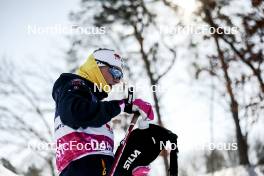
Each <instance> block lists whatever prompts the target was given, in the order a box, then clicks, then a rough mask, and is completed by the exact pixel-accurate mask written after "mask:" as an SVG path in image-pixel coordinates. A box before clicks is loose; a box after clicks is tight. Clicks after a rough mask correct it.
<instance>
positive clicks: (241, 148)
mask: <svg viewBox="0 0 264 176" xmlns="http://www.w3.org/2000/svg"><path fill="white" fill-rule="evenodd" d="M214 39H215V43H216V46H217V51H218V54H219V59H220V62H221V66H222V70H223V72H224V77H225V81H226V89H227V93H228V95H229V97H230V110H231V113H232V117H233V120H234V122H235V128H236V138H237V143H238V153H239V163H240V164H242V165H249V164H250V163H249V159H248V145H247V141H246V138H244V136H243V134H242V130H241V127H240V124H239V115H238V111H239V110H238V103H237V100H236V98H235V95H234V93H233V90H232V82H231V79H230V76H229V74H228V66H227V64H226V62H225V60H224V55H223V52H222V51H221V49H220V46H219V41H218V38H217V36H216V35H215V36H214Z"/></svg>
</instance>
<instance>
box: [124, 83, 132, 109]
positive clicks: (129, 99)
mask: <svg viewBox="0 0 264 176" xmlns="http://www.w3.org/2000/svg"><path fill="white" fill-rule="evenodd" d="M133 93H134V90H133V87H129V88H128V96H127V99H126V100H125V112H127V113H130V114H131V113H132V105H133Z"/></svg>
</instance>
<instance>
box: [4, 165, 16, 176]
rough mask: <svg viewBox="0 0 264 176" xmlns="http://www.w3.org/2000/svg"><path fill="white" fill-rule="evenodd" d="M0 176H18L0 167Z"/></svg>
mask: <svg viewBox="0 0 264 176" xmlns="http://www.w3.org/2000/svg"><path fill="white" fill-rule="evenodd" d="M0 176H18V175H16V174H14V173H13V172H11V171H10V170H8V169H6V168H5V167H4V166H2V165H0Z"/></svg>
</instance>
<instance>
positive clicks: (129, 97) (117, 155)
mask: <svg viewBox="0 0 264 176" xmlns="http://www.w3.org/2000/svg"><path fill="white" fill-rule="evenodd" d="M132 102H133V88H132V87H131V88H129V90H128V98H127V102H126V103H128V104H129V106H130V105H131V107H130V108H131V109H130V110H131V112H132ZM129 106H128V107H129ZM133 113H134V116H133V118H132V120H131V122H130V125H129V128H128V130H127V132H126V135H125V138H124V139H123V140H122V142H121V145H120V147H119V148H118V149H117V152H116V153H117V154H116V156H115V160H114V163H113V166H112V168H111V170H110V173H109V176H114V173H115V170H116V168H117V165H118V163H119V160H120V158H121V156H122V153H123V151H124V148H125V146H126V143H127V140H128V138H129V135H130V133H131V131H132V130H133V128H134V126H135V124H136V122H137V120H138V117H139V115H140V114H139V112H137V111H136V112H133Z"/></svg>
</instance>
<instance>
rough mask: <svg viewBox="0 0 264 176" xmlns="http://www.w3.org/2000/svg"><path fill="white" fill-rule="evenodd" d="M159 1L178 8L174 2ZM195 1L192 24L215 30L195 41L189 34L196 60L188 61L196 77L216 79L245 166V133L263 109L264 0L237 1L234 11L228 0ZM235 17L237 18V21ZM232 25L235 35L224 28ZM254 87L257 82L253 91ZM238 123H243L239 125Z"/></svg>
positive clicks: (255, 121)
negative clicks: (230, 118) (195, 10)
mask: <svg viewBox="0 0 264 176" xmlns="http://www.w3.org/2000/svg"><path fill="white" fill-rule="evenodd" d="M163 2H164V4H165V5H167V6H169V7H171V9H172V10H174V11H177V8H175V6H176V5H175V4H174V3H173V2H171V1H163ZM250 2H251V4H250ZM199 3H200V7H199V9H198V12H197V14H196V17H195V20H196V24H197V25H202V24H207V26H208V28H209V27H210V29H212V31H215V32H213V33H207V34H204V35H202V36H201V37H200V38H199V39H197V38H198V37H197V36H193V38H196V41H195V39H192V40H191V48H193V51H194V53H195V55H196V58H197V59H196V60H195V61H194V62H193V66H194V68H195V70H196V76H197V78H201V77H202V76H201V75H202V74H201V73H204V72H207V73H208V74H207V78H208V76H210V77H213V78H214V79H215V80H217V81H218V83H219V84H218V85H219V86H217V87H216V89H218V92H220V96H222V97H224V98H225V100H226V102H227V103H228V106H229V111H230V113H231V117H232V119H233V121H234V124H235V133H236V138H237V142H238V151H239V152H238V153H239V161H240V164H249V159H248V148H249V146H248V143H247V141H248V139H247V137H248V133H249V131H250V129H252V128H253V125H254V124H256V123H257V122H258V119H259V117H260V114H261V113H263V96H264V92H263V90H264V89H263V70H264V62H263V61H264V58H263V54H264V50H263V48H264V47H263V39H264V38H263V36H264V35H263V31H264V30H263V29H264V11H263V9H264V8H263V6H264V3H263V1H258V0H256V1H255V0H252V1H243V2H241V4H239V5H241V8H240V11H235V10H233V9H234V3H235V2H234V1H229V0H200V1H199ZM245 4H247V5H246V6H245ZM236 5H238V4H236ZM242 6H243V7H244V9H246V10H243V8H242ZM197 21H198V22H197ZM237 21H241V22H240V23H239V24H238V23H237ZM199 22H200V23H199ZM235 24H236V25H235ZM235 26H236V27H237V31H236V33H235V34H234V33H232V32H226V29H229V30H230V29H231V28H232V27H235ZM208 46H211V48H210V49H208V50H207V51H205V53H203V52H202V50H200V49H201V48H202V47H207V48H209V47H208ZM203 51H204V50H203ZM206 63H207V64H206ZM248 70H249V71H248ZM220 85H221V86H220ZM255 85H258V87H259V88H258V90H256V89H255V87H256V86H255ZM248 87H251V90H250V88H248ZM242 114H243V115H242ZM241 121H242V122H244V123H245V124H246V125H245V126H244V127H243V126H242V122H241Z"/></svg>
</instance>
